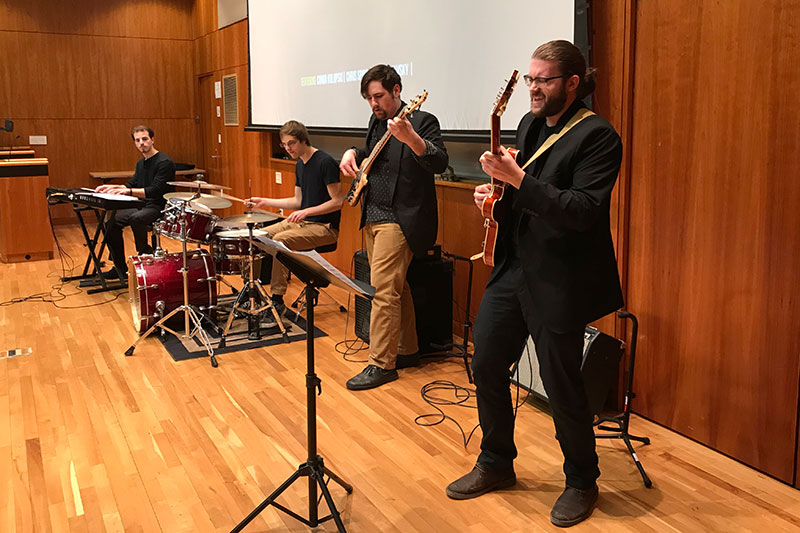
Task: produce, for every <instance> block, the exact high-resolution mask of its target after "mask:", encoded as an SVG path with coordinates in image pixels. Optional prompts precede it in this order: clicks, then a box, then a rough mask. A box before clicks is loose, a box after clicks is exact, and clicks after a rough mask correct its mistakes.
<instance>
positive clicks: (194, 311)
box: [125, 193, 219, 368]
mask: <svg viewBox="0 0 800 533" xmlns="http://www.w3.org/2000/svg"><path fill="white" fill-rule="evenodd" d="M195 195H196V196H193V197H192V198H190V199H189V200H183V201H181V215H180V216H181V218H180V224H181V255H182V258H183V267H182V268H181V269H180V272H181V274H182V276H183V304H181V305H180V306H178V307H176V308H175V309H173V310H172V311H170V312H169V313H167V314H166V315H165V316H163V317H161V318H160V319H159V321H158V322H156V323H155V324H153V325H152V326H150V329H148V330H147V331H146V332H145V333H144V335H141V336H140V337H139V338H138V339H136V341H135V342H134V343H133V344H132V345H131V347H130V348H128V349H127V350H126V351H125V355H133V351H134V350H135V349H136V345H137V344H139V343H140V342H141V341H142V340H143V339H145V338H147V337H148V336H149V335H150V334H151V333H152V332H153V331H155V330H156V328H161V329H162V330H163V331H168V332H170V333H172V334H173V335H175V336H176V337H179V338H181V339H183V340H188V339H191V338H192V337H197V338H199V339H200V343H201V344H202V345H203V347H204V348H205V349H206V352H208V356H209V358H210V360H211V366H213V367H214V368H216V367H217V366H219V364H218V363H217V357H216V356H215V355H214V348H212V347H211V339H210V338H209V337H208V333H206V331H205V330H204V329H203V324H202V322H201V320H202V319H203V318H205V319H206V320H208V321H209V322H211V320H210V319H209V318H208V317H207V316H206V315H205V314H203V312H202V311H200V309H198V308H197V307H196V306H194V305H191V304H190V303H189V279H188V276H189V269H188V268H187V266H186V255H187V252H186V206H187V205H189V202H191V201H192V200H194V198H199V196H200V195H199V193H195ZM205 281H207V282H209V283H211V282H216V278H215V277H212V278H208V279H207V280H205ZM159 303H161V305H160V306H159V305H158V304H157V308H158V309H159V311H157V312H162V311H161V310H163V308H164V306H163V302H159ZM180 312H183V325H184V330H183V334H180V333H177V332H176V331H174V330H172V329H170V328H168V327H167V326H166V325H165V323H166V322H167V321H168V320H169V319H170V318H172V317H173V316H174V315H175V314H176V313H180Z"/></svg>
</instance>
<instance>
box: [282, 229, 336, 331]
mask: <svg viewBox="0 0 800 533" xmlns="http://www.w3.org/2000/svg"><path fill="white" fill-rule="evenodd" d="M337 246H338V241H337V242H332V243H331V244H323V245H322V246H317V247H316V248H314V251H315V252H317V253H318V254H326V253H328V252H334V251H336V247H337ZM317 290H318V293H319V294H324V295H325V296H327V297H328V298H330V299H331V300H333V301H334V302H335V303H336V305H338V306H339V311H340V312H342V313H346V312H347V308H346V307H345V306H343V305H342V304H341V303H339V300H337V299H336V298H334V297H333V296H331V295H330V294H328V293H327V291H326V290H325V289H322V288H318V289H317ZM298 304H299V307H298ZM314 305H315V306H316V305H317V301H316V300H314ZM306 306H307V303H306V289H305V288H303V291H302V292H301V293H300V294H299V295H298V296H297V298H296V299H295V301H294V302H292V308H294V309H296V311H295V314H296V315H297V316H298V317H299V316H300V313H302V312H303V308H304V307H306Z"/></svg>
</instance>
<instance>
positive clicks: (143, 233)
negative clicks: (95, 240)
mask: <svg viewBox="0 0 800 533" xmlns="http://www.w3.org/2000/svg"><path fill="white" fill-rule="evenodd" d="M159 218H161V208H159V207H155V206H145V207H142V208H141V209H120V210H119V211H117V212H116V213H115V214H114V218H113V219H111V221H110V222H109V224H108V227H107V228H106V246H108V250H109V251H110V252H111V259H112V260H113V261H114V266H116V267H117V268H118V269H119V271H120V272H122V273H123V274H124V273H125V272H127V271H128V266H127V259H126V257H125V241H124V240H123V238H122V228H124V227H126V226H130V227H131V231H133V239H134V241H135V242H136V252H137V253H139V254H144V253H149V252H151V251H152V247H151V246H150V243H149V241H148V240H147V227H148V226H149V225H150V224H152V223H153V222H155V221H156V220H158V219H159Z"/></svg>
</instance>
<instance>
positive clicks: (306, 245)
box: [264, 220, 339, 296]
mask: <svg viewBox="0 0 800 533" xmlns="http://www.w3.org/2000/svg"><path fill="white" fill-rule="evenodd" d="M264 229H265V230H266V231H268V232H269V234H270V235H272V239H273V240H276V241H280V242H282V243H283V244H285V245H286V246H287V247H288V248H289V249H290V250H295V251H306V250H313V249H314V248H316V247H317V246H324V245H326V244H333V243H335V242H336V239H338V238H339V230H336V229H333V228H331V225H330V224H320V223H319V222H304V221H301V222H289V221H288V220H284V221H282V222H278V223H277V224H273V225H271V226H267V227H266V228H264ZM288 283H289V271H288V270H287V268H286V267H285V266H283V263H281V262H280V261H272V279H271V281H270V290H271V291H272V294H273V295H278V294H279V295H281V296H283V295H284V294H286V286H287V285H288Z"/></svg>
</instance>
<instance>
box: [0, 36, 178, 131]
mask: <svg viewBox="0 0 800 533" xmlns="http://www.w3.org/2000/svg"><path fill="white" fill-rule="evenodd" d="M0 49H2V50H4V51H5V53H7V54H8V57H11V58H14V59H13V60H12V61H3V62H2V64H0V78H2V79H3V80H4V82H3V85H2V91H0V109H4V110H7V111H5V113H6V114H8V115H11V116H10V117H8V118H12V119H23V118H47V119H53V118H63V119H78V118H81V119H103V118H111V117H120V118H122V117H132V118H140V119H148V118H177V117H182V118H185V117H191V116H192V113H193V106H194V99H193V87H192V86H191V83H190V82H191V79H192V74H193V73H192V54H193V52H194V50H193V47H192V43H191V41H174V40H157V39H132V38H119V37H97V36H90V35H63V34H48V33H19V32H0ZM4 118H5V117H4Z"/></svg>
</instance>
